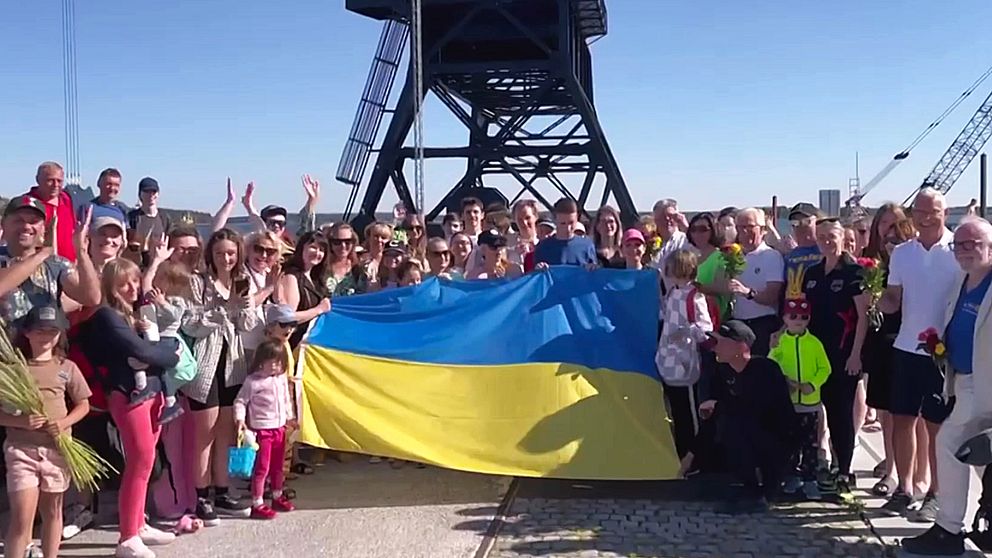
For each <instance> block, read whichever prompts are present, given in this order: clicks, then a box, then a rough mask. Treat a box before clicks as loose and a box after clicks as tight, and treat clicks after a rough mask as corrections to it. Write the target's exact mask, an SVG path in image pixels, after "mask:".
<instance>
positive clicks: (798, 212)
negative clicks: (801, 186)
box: [789, 202, 823, 219]
mask: <svg viewBox="0 0 992 558" xmlns="http://www.w3.org/2000/svg"><path fill="white" fill-rule="evenodd" d="M796 217H798V218H800V219H805V218H807V217H816V218H817V219H822V218H823V212H822V211H820V209H819V208H818V207H816V206H815V205H813V204H811V203H807V202H799V203H797V204H796V205H794V206H792V209H790V210H789V219H793V218H796Z"/></svg>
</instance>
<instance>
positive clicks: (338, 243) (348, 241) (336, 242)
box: [330, 238, 355, 246]
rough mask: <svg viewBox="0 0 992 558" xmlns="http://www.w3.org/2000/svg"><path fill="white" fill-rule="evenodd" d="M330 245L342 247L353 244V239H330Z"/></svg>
mask: <svg viewBox="0 0 992 558" xmlns="http://www.w3.org/2000/svg"><path fill="white" fill-rule="evenodd" d="M330 242H331V244H333V245H334V246H343V245H345V244H354V243H355V239H354V238H332V239H330Z"/></svg>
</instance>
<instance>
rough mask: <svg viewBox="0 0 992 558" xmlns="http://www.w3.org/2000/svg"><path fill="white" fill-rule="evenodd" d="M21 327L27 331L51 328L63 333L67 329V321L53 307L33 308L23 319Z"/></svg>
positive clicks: (60, 312) (61, 313)
mask: <svg viewBox="0 0 992 558" xmlns="http://www.w3.org/2000/svg"><path fill="white" fill-rule="evenodd" d="M22 327H23V328H24V329H27V330H32V329H43V328H52V329H57V330H59V331H65V330H67V329H69V320H68V318H66V317H65V313H63V312H62V310H59V309H58V308H56V307H55V306H35V307H34V308H32V309H31V310H30V311H29V312H28V315H27V316H25V317H24V322H23V325H22Z"/></svg>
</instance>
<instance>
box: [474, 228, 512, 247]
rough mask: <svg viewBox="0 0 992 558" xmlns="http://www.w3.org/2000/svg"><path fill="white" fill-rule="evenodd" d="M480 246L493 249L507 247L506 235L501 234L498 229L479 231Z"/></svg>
mask: <svg viewBox="0 0 992 558" xmlns="http://www.w3.org/2000/svg"><path fill="white" fill-rule="evenodd" d="M479 246H488V247H490V248H493V249H497V250H498V249H500V248H505V247H506V237H505V236H503V235H501V234H499V231H497V230H488V231H482V232H481V233H479Z"/></svg>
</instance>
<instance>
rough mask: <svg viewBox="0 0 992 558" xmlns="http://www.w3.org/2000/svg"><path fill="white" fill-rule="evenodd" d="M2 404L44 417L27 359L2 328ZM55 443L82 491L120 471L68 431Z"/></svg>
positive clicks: (8, 409)
mask: <svg viewBox="0 0 992 558" xmlns="http://www.w3.org/2000/svg"><path fill="white" fill-rule="evenodd" d="M0 405H2V407H3V410H4V412H6V413H9V414H14V415H42V416H45V405H44V403H43V402H42V399H41V390H39V389H38V383H37V382H35V379H34V376H32V375H31V372H30V370H28V364H27V361H25V360H24V355H22V354H21V352H20V351H18V350H17V349H16V348H14V346H13V345H12V344H11V342H10V338H8V337H7V332H6V331H5V329H4V328H3V327H0ZM55 445H56V447H57V448H58V450H59V452H60V453H61V454H62V457H64V458H65V462H66V464H67V465H68V466H69V473H70V475H71V476H72V482H73V484H75V485H76V488H77V489H79V490H92V491H94V492H95V491H97V490H99V486H98V485H97V481H99V480H100V479H105V478H108V477H109V476H110V472H111V471H113V472H114V473H116V472H117V471H116V470H115V469H114V468H113V466H112V465H110V463H108V462H107V460H105V459H104V458H102V457H100V455H99V454H97V453H96V451H94V450H93V448H91V447H90V446H88V445H86V444H84V443H83V442H80V441H79V440H77V439H75V438H73V437H72V436H71V435H70V434H68V433H62V434H59V435H58V436H56V437H55Z"/></svg>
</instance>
